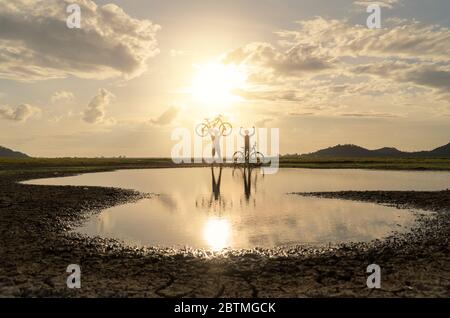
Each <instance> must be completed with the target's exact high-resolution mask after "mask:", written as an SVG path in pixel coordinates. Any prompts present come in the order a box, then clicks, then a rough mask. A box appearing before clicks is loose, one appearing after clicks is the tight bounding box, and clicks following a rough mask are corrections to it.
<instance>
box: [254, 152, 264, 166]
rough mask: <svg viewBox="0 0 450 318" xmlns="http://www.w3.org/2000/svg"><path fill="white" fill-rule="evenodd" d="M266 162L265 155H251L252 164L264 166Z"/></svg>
mask: <svg viewBox="0 0 450 318" xmlns="http://www.w3.org/2000/svg"><path fill="white" fill-rule="evenodd" d="M264 161H265V157H264V155H263V154H262V153H261V152H259V151H257V152H253V153H252V154H251V155H250V162H251V163H256V164H258V165H260V164H263V163H264Z"/></svg>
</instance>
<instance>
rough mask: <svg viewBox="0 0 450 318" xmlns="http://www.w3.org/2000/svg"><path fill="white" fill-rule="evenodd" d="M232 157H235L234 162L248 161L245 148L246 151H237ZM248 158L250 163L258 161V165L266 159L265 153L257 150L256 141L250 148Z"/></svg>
mask: <svg viewBox="0 0 450 318" xmlns="http://www.w3.org/2000/svg"><path fill="white" fill-rule="evenodd" d="M241 148H242V149H244V147H241ZM232 159H233V163H234V164H238V163H247V162H246V157H245V149H244V151H236V152H235V153H234V154H233V157H232ZM248 159H249V160H248V161H249V163H256V164H258V165H259V164H263V163H264V161H265V157H264V154H263V153H262V152H259V151H258V150H257V147H256V142H255V143H254V144H253V146H252V148H251V149H250V153H249V156H248Z"/></svg>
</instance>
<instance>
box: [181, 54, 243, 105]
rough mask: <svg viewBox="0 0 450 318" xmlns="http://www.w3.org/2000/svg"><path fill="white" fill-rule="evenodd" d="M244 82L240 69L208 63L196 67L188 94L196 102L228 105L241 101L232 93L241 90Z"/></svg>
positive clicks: (230, 65)
mask: <svg viewBox="0 0 450 318" xmlns="http://www.w3.org/2000/svg"><path fill="white" fill-rule="evenodd" d="M246 80H247V76H246V74H245V72H244V71H243V69H242V68H241V67H238V66H237V65H234V64H222V63H219V62H210V63H207V64H204V65H199V66H198V67H197V72H196V74H195V77H194V79H193V82H192V86H191V89H190V93H191V95H192V96H193V98H194V99H195V100H196V101H198V102H201V103H204V104H219V105H229V104H232V103H234V102H236V101H239V100H241V98H240V97H239V96H236V95H235V94H234V91H235V90H238V89H243V88H244V86H245V82H246Z"/></svg>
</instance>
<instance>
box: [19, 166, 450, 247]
mask: <svg viewBox="0 0 450 318" xmlns="http://www.w3.org/2000/svg"><path fill="white" fill-rule="evenodd" d="M26 183H28V184H43V185H76V186H107V187H121V188H128V189H135V190H138V191H142V192H148V193H154V194H158V195H156V196H154V197H152V198H150V199H143V200H140V201H139V202H137V203H129V204H124V205H120V206H115V207H113V208H109V209H106V210H104V211H102V212H101V213H99V214H96V215H94V216H92V217H91V218H89V220H88V221H87V222H86V223H85V224H83V225H82V226H81V227H79V228H76V229H75V231H77V232H79V233H83V234H87V235H90V236H101V237H109V238H117V239H121V240H123V241H125V243H127V244H131V245H152V246H164V247H169V246H170V247H180V246H190V247H194V248H208V249H212V250H220V249H222V248H227V247H229V248H252V247H274V246H282V245H293V244H307V245H321V244H328V243H332V244H335V243H341V242H349V241H359V242H361V241H370V240H373V239H382V238H385V237H386V236H388V235H390V234H392V233H393V232H394V231H396V232H404V231H407V230H408V229H409V228H410V227H411V226H413V224H414V222H415V217H416V214H415V213H414V211H411V210H399V209H396V208H393V207H387V206H382V205H377V204H372V203H361V202H353V201H345V200H336V199H321V198H310V197H302V196H298V195H293V194H288V193H291V192H312V191H338V190H442V189H446V188H449V187H450V173H449V172H400V171H369V170H309V169H281V170H280V171H279V172H278V173H277V174H275V175H262V174H261V173H260V170H259V169H253V170H251V171H249V170H244V169H231V168H224V169H220V168H215V169H211V168H185V169H148V170H120V171H114V172H103V173H93V174H84V175H79V176H74V177H64V178H51V179H40V180H33V181H28V182H26ZM420 213H425V212H423V211H420Z"/></svg>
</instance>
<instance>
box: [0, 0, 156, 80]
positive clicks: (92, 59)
mask: <svg viewBox="0 0 450 318" xmlns="http://www.w3.org/2000/svg"><path fill="white" fill-rule="evenodd" d="M72 2H73V1H70V0H64V1H61V0H46V1H32V0H20V1H9V0H0V78H4V79H12V80H17V81H37V80H46V79H52V78H65V77H68V76H77V77H81V78H93V79H105V78H110V77H117V76H121V77H123V78H126V79H128V78H133V77H135V76H138V75H140V74H142V72H144V71H145V70H146V61H147V60H148V59H149V58H150V57H152V56H154V55H156V54H157V53H158V48H157V41H156V33H157V31H158V30H159V29H160V27H159V26H158V25H156V24H153V23H152V22H151V21H149V20H139V19H134V18H132V17H130V16H129V15H128V14H126V13H125V12H124V11H123V10H122V9H121V8H120V7H119V6H117V5H114V4H106V5H102V6H97V5H96V4H95V3H94V2H93V1H91V0H79V1H76V3H77V4H79V5H80V7H81V29H69V28H68V27H67V26H66V19H67V16H68V14H67V13H66V12H65V9H66V7H67V5H68V4H70V3H72Z"/></svg>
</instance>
